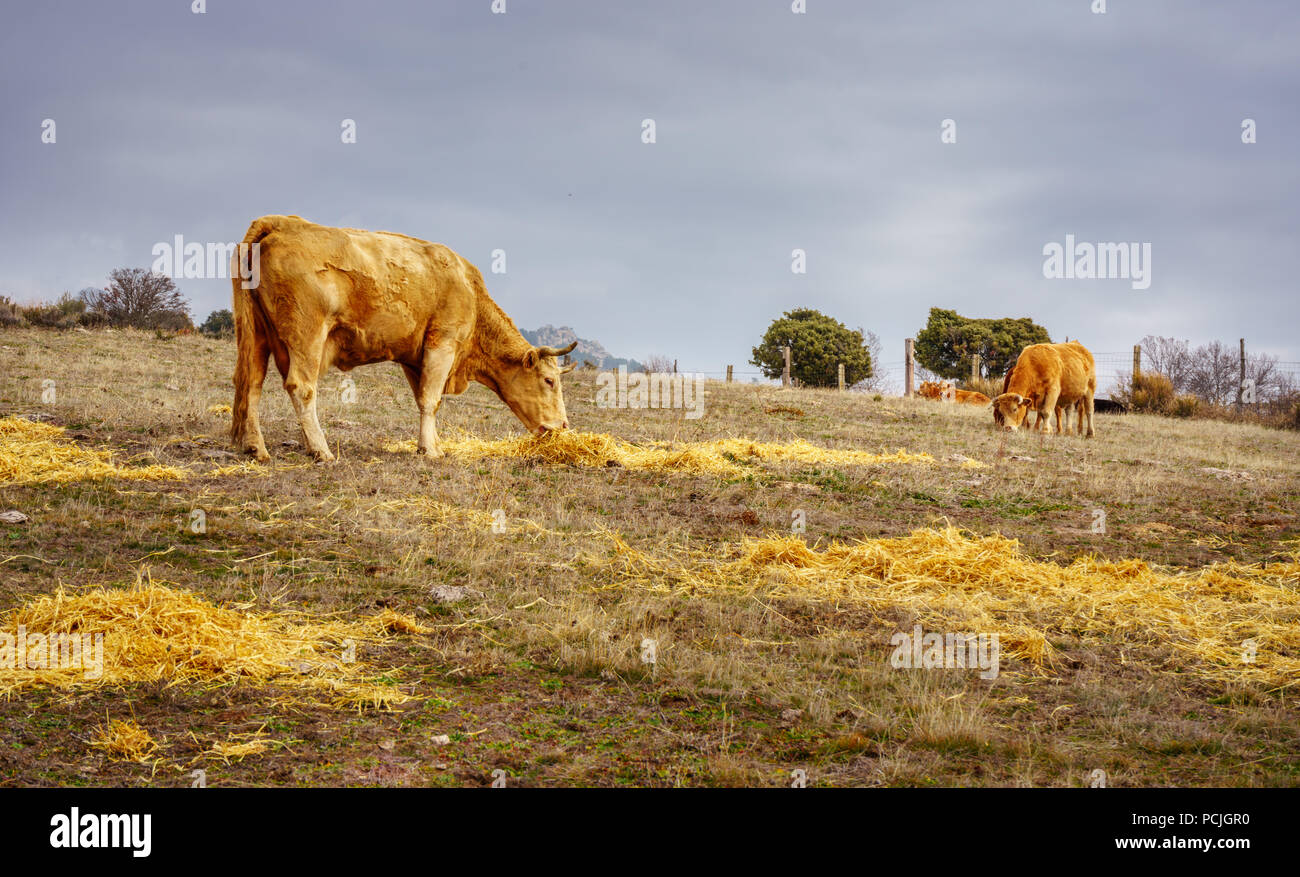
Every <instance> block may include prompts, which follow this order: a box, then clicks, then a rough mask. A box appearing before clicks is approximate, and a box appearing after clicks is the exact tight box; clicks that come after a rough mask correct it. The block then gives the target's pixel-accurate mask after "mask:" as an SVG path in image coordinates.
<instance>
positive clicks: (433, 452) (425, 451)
mask: <svg viewBox="0 0 1300 877" xmlns="http://www.w3.org/2000/svg"><path fill="white" fill-rule="evenodd" d="M416 453H418V454H419V455H420V456H421V457H427V458H428V459H430V460H436V459H438V458H439V457H445V456H446V453H445V452H444V451H443V450H442V448H418V449H417V450H416Z"/></svg>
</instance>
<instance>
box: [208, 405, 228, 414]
mask: <svg viewBox="0 0 1300 877" xmlns="http://www.w3.org/2000/svg"><path fill="white" fill-rule="evenodd" d="M208 413H209V414H229V413H230V406H229V405H209V406H208Z"/></svg>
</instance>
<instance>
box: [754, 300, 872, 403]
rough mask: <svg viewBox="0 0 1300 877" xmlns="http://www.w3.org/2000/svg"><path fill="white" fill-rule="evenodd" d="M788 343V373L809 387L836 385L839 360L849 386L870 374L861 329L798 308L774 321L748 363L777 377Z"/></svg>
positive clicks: (782, 367)
mask: <svg viewBox="0 0 1300 877" xmlns="http://www.w3.org/2000/svg"><path fill="white" fill-rule="evenodd" d="M787 345H788V346H789V347H790V348H791V356H792V359H793V363H792V365H791V367H790V375H791V376H792V377H794V378H796V379H797V380H798V381H799V382H800V383H802V384H807V385H808V386H810V387H834V386H836V385H837V383H838V381H839V364H840V363H844V382H845V383H846V384H847V385H849V386H852V385H853V384H856V383H858V382H859V381H862V380H864V379H866V378H868V377H870V376H871V351H870V349H869V346H868V341H867V338H866V337H865V334H864V333H863V331H862V330H861V329H850V328H848V327H847V326H845V325H844V324H843V323H841V322H840V321H839V320H836V319H834V318H833V317H828V316H826V315H825V314H823V313H821V312H820V311H815V310H813V309H811V308H797V309H795V310H793V311H787V312H786V313H785V316H783V317H780V318H779V319H776V320H773V321H772V325H770V326H768V328H767V332H766V333H764V335H763V340H762V342H761V343H760V344H759V345H758V346H757V347H755V348H754V356H753V358H752V359H751V360H750V362H751V363H753V364H754V365H756V366H758V367H759V369H760V370H761V371H762V372H763V374H764V375H766V376H767V377H769V378H779V377H780V376H781V373H782V371H783V370H784V369H785V355H784V354H783V353H782V350H781V348H783V347H786V346H787Z"/></svg>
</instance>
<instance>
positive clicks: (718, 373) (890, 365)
mask: <svg viewBox="0 0 1300 877" xmlns="http://www.w3.org/2000/svg"><path fill="white" fill-rule="evenodd" d="M1092 356H1093V359H1094V360H1096V363H1097V395H1098V396H1101V397H1105V398H1109V397H1110V396H1111V395H1112V394H1113V393H1115V392H1116V391H1117V390H1118V389H1120V388H1121V387H1124V386H1126V385H1127V384H1128V383H1129V381H1131V380H1132V377H1133V351H1132V350H1131V349H1130V350H1127V351H1118V352H1116V351H1103V352H1101V353H1093V355H1092ZM914 365H915V377H914V380H915V383H916V384H917V385H919V384H920V383H921V381H923V380H927V379H929V378H930V377H932V376H931V375H930V373H929V372H927V371H926V370H925V369H923V368H922V367H921V366H920V364H919V363H914ZM872 367H873V368H872V371H873V376H872V378H871V379H869V380H868V381H865V382H863V383H862V384H860V385H858V386H857V387H854V388H853V389H857V390H867V391H869V392H877V393H891V394H895V395H902V393H903V389H904V386H905V384H906V382H907V363H906V361H904V360H903V359H902V358H899V359H894V360H880V361H877V362H874V363H872ZM1273 367H1274V368H1275V369H1276V370H1277V372H1278V373H1280V374H1281V375H1284V376H1286V377H1288V378H1289V379H1290V381H1291V383H1292V385H1293V386H1294V385H1300V362H1292V361H1282V360H1279V361H1276V362H1274V363H1273ZM679 371H680V372H684V373H686V374H699V375H703V376H704V377H705V378H708V379H711V380H726V377H727V370H726V368H725V367H723V368H721V369H715V370H710V369H690V368H679ZM731 374H732V380H733V381H737V382H740V383H758V384H771V383H779V382H780V378H768V377H766V376H765V375H764V374H763V373H762V372H761V371H759V370H758V369H756V368H750V369H738V368H733V369H732V372H731Z"/></svg>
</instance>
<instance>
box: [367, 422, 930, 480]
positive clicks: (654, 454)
mask: <svg viewBox="0 0 1300 877" xmlns="http://www.w3.org/2000/svg"><path fill="white" fill-rule="evenodd" d="M442 448H443V450H444V451H446V452H447V454H449V455H450V456H452V457H456V458H458V459H463V460H481V459H485V458H488V457H502V458H517V459H532V460H540V461H541V462H544V463H551V464H564V465H569V466H582V467H588V468H603V467H607V466H622V467H623V468H626V469H641V470H650V471H656V472H684V473H687V474H692V475H721V476H724V477H732V478H734V477H739V476H744V475H746V474H748V473H750V472H752V471H753V470H752V469H749V468H746V467H745V465H743V464H754V463H783V462H793V463H813V464H821V465H828V466H834V465H843V466H875V465H880V464H933V463H934V462H935V459H934V458H933V457H932V456H930V455H929V454H912V453H908V452H907V451H903V450H899V451H895V452H894V453H880V454H876V453H871V452H869V451H856V450H840V449H835V448H822V447H818V446H817V445H812V444H809V443H808V442H806V441H803V440H802V439H796V440H795V441H792V442H788V443H773V442H760V441H753V440H751V439H744V438H726V439H716V440H714V441H707V442H649V443H647V444H645V445H636V444H632V443H631V442H627V441H624V440H623V439H620V438H617V437H615V436H612V435H609V434H607V433H591V432H575V431H572V430H561V431H557V432H549V433H546V434H544V435H541V436H533V435H529V436H524V437H521V438H510V439H497V440H485V439H480V438H474V437H470V438H464V439H448V440H444V441H443V442H442ZM384 450H386V451H389V452H393V453H397V452H403V451H405V452H411V451H414V450H415V441H414V440H407V441H401V442H390V443H388V444H385V445H384Z"/></svg>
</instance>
